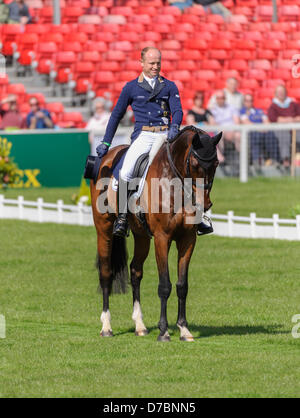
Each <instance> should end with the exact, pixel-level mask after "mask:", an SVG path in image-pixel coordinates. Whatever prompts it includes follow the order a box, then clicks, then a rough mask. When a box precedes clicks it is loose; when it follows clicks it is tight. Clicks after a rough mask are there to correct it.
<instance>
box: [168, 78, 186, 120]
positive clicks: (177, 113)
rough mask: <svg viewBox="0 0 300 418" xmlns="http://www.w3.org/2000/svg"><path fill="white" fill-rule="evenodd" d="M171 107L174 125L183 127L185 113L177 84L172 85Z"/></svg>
mask: <svg viewBox="0 0 300 418" xmlns="http://www.w3.org/2000/svg"><path fill="white" fill-rule="evenodd" d="M169 106H170V110H171V114H172V125H178V127H179V126H180V125H181V122H182V118H183V111H182V107H181V102H180V96H179V91H178V88H177V86H176V84H175V83H172V84H171V88H170V97H169Z"/></svg>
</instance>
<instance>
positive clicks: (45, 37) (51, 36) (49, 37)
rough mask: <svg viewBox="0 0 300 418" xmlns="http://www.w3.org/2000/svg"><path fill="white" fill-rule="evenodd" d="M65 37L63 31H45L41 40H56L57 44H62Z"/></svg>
mask: <svg viewBox="0 0 300 418" xmlns="http://www.w3.org/2000/svg"><path fill="white" fill-rule="evenodd" d="M63 41H64V37H63V35H62V34H61V33H45V34H43V35H42V36H41V37H40V42H54V43H55V44H56V45H60V44H62V43H63Z"/></svg>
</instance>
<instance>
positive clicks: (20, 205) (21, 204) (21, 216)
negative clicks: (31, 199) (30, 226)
mask: <svg viewBox="0 0 300 418" xmlns="http://www.w3.org/2000/svg"><path fill="white" fill-rule="evenodd" d="M18 208H19V219H24V197H23V196H18Z"/></svg>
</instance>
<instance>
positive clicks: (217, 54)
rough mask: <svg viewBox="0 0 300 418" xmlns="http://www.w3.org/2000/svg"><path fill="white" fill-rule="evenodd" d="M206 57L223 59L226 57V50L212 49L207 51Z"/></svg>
mask: <svg viewBox="0 0 300 418" xmlns="http://www.w3.org/2000/svg"><path fill="white" fill-rule="evenodd" d="M208 58H209V59H215V60H223V61H224V60H226V59H227V58H228V51H225V50H224V49H212V50H210V51H209V52H208Z"/></svg>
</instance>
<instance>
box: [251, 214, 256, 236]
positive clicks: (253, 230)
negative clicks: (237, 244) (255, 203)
mask: <svg viewBox="0 0 300 418" xmlns="http://www.w3.org/2000/svg"><path fill="white" fill-rule="evenodd" d="M250 228H251V238H256V213H253V212H251V213H250Z"/></svg>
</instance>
